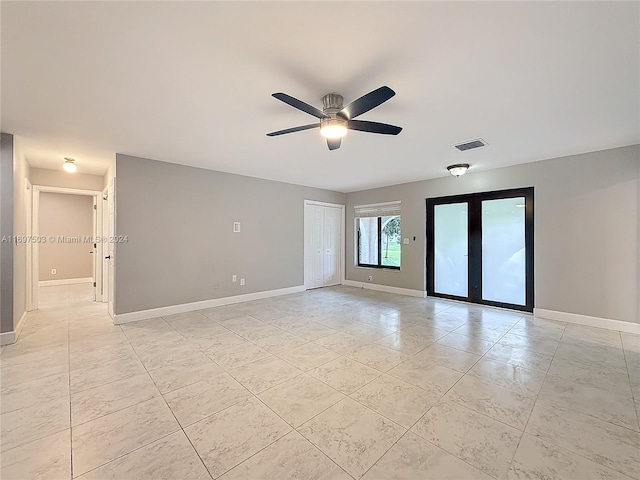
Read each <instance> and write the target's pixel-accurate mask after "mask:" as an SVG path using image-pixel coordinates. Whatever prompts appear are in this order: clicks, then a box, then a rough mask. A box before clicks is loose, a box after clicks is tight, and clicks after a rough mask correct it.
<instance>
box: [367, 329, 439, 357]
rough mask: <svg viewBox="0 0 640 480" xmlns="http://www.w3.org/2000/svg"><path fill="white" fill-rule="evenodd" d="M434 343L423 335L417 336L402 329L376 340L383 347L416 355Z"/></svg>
mask: <svg viewBox="0 0 640 480" xmlns="http://www.w3.org/2000/svg"><path fill="white" fill-rule="evenodd" d="M432 343H433V341H432V340H429V339H426V338H423V337H417V336H415V335H411V334H409V333H406V332H403V331H402V330H399V331H397V332H394V333H392V334H391V335H387V336H386V337H383V338H381V339H380V340H378V341H377V342H376V344H379V345H382V346H383V347H387V348H391V349H393V350H396V351H398V352H400V353H402V354H404V355H415V354H416V353H418V352H419V351H421V350H424V349H425V348H427V347H428V346H429V345H431V344H432Z"/></svg>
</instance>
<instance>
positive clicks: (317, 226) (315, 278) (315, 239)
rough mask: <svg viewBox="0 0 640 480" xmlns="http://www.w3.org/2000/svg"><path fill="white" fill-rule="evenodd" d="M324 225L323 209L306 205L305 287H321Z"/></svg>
mask: <svg viewBox="0 0 640 480" xmlns="http://www.w3.org/2000/svg"><path fill="white" fill-rule="evenodd" d="M323 223H324V211H323V207H321V206H319V205H306V206H305V215H304V225H305V257H306V258H305V282H304V284H305V287H306V288H317V287H322V286H323V274H322V266H323V265H322V264H323V254H322V249H323V244H322V241H323V237H322V229H323Z"/></svg>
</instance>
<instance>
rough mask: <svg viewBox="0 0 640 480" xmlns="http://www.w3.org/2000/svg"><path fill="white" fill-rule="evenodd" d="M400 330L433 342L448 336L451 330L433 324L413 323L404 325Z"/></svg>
mask: <svg viewBox="0 0 640 480" xmlns="http://www.w3.org/2000/svg"><path fill="white" fill-rule="evenodd" d="M399 331H400V332H402V333H404V334H407V335H413V336H414V337H420V338H423V339H425V340H428V341H430V342H431V343H433V342H437V341H438V340H440V339H441V338H442V337H444V336H446V335H447V334H448V333H449V332H450V331H451V330H449V329H446V328H436V327H434V326H433V325H432V324H424V323H411V324H408V325H405V326H403V327H402V329H401V330H399Z"/></svg>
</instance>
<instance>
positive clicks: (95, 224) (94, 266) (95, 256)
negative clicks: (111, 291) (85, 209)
mask: <svg viewBox="0 0 640 480" xmlns="http://www.w3.org/2000/svg"><path fill="white" fill-rule="evenodd" d="M97 202H98V198H97V197H93V231H92V233H91V237H92V238H93V240H94V243H92V244H91V253H92V254H93V262H91V264H92V265H91V279H92V280H93V301H94V302H95V301H96V300H97V299H98V292H97V290H96V285H97V281H98V270H99V267H98V262H99V261H100V260H99V259H98V253H99V251H98V244H97V243H95V238H96V236H97V235H98V211H97V210H98V204H97Z"/></svg>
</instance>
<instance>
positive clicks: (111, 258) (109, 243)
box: [105, 182, 116, 318]
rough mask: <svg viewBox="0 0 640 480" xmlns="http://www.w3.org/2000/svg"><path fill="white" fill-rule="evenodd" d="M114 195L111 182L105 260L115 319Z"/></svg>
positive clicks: (111, 311) (109, 309)
mask: <svg viewBox="0 0 640 480" xmlns="http://www.w3.org/2000/svg"><path fill="white" fill-rule="evenodd" d="M114 194H115V188H114V185H113V182H111V183H110V184H109V187H108V188H107V212H108V213H107V214H108V216H109V220H108V221H109V225H108V232H107V238H106V245H107V248H106V252H107V254H106V255H105V260H106V261H107V265H106V267H107V269H108V271H109V281H108V283H107V285H108V287H107V290H108V295H109V300H108V302H107V310H108V312H109V315H111V318H113V291H114V262H115V259H114V256H113V253H114V252H113V246H114V245H115V243H114V241H113V236H114V232H115V225H116V224H115V203H114Z"/></svg>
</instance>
